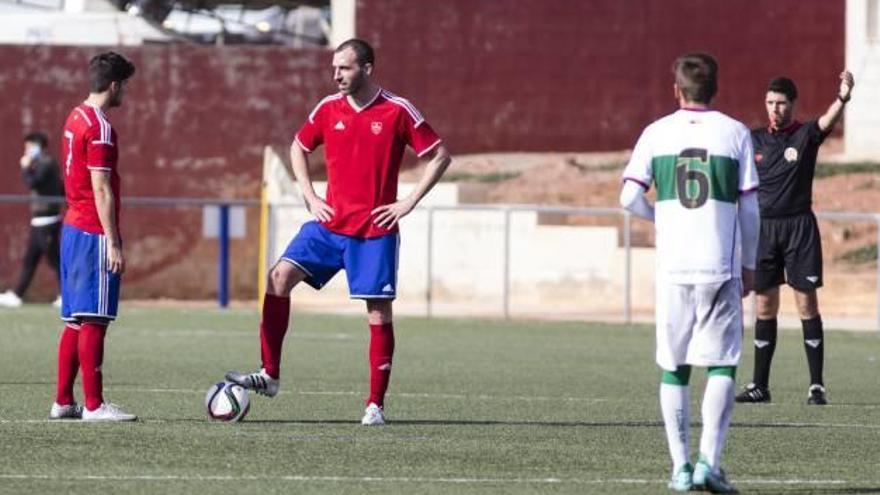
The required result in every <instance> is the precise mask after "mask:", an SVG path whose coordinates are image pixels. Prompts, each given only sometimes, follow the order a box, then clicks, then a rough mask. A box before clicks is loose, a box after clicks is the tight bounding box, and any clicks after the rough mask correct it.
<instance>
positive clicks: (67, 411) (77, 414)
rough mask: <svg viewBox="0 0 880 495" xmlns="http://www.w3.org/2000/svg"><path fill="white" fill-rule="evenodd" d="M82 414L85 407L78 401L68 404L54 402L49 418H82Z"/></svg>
mask: <svg viewBox="0 0 880 495" xmlns="http://www.w3.org/2000/svg"><path fill="white" fill-rule="evenodd" d="M82 415H83V407H82V406H80V405H79V404H77V403H76V402H74V403H73V404H69V405H67V406H62V405H61V404H59V403H57V402H53V403H52V408H51V409H49V419H80V418H82Z"/></svg>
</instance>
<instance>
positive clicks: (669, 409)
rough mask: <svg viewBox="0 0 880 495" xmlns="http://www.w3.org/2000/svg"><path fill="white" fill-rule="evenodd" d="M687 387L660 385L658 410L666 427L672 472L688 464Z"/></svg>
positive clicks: (689, 407)
mask: <svg viewBox="0 0 880 495" xmlns="http://www.w3.org/2000/svg"><path fill="white" fill-rule="evenodd" d="M688 390H689V389H688V387H687V385H685V386H680V385H670V384H668V383H661V384H660V410H661V411H663V423H664V424H665V425H666V440H667V441H668V442H669V455H670V456H672V472H673V474H675V472H676V471H678V469H679V468H680V467H682V466H684V465H685V464H687V462H688V440H689V438H690V424H691V402H690V393H688Z"/></svg>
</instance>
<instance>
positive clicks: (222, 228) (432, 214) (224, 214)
mask: <svg viewBox="0 0 880 495" xmlns="http://www.w3.org/2000/svg"><path fill="white" fill-rule="evenodd" d="M34 200H35V199H34V198H32V197H30V196H24V195H0V204H22V203H30V202H32V201H34ZM37 201H44V202H63V198H41V199H38V200H37ZM123 204H124V206H125V207H126V208H128V207H134V208H169V207H198V208H204V207H216V208H218V212H219V233H218V236H217V248H218V249H217V253H218V256H217V296H218V304H219V305H220V306H221V307H225V306H226V305H227V304H228V302H229V290H228V287H229V266H230V257H229V245H230V235H229V212H230V208H232V207H243V208H248V209H250V208H258V207H259V206H260V202H259V201H258V200H234V199H223V198H158V197H127V198H124V199H123ZM268 207H269V211H270V214H269V218H270V219H271V218H274V216H273V215H272V214H271V212H272V211H273V210H275V209H278V208H295V209H300V210H302V209H304V206H303V205H302V204H300V203H292V202H277V203H273V204H270V205H268ZM417 210H418V211H419V212H421V213H422V214H424V215H426V216H427V229H426V233H425V235H426V236H427V239H426V246H427V247H426V252H425V260H424V263H425V267H424V269H425V274H426V275H425V289H424V307H425V314H426V315H427V316H429V317H430V316H433V315H434V314H435V310H434V305H435V300H434V295H435V288H434V281H435V273H434V270H435V252H434V247H433V246H434V235H435V218H436V216H437V214H438V213H441V212H489V213H497V214H498V215H500V216H501V217H502V218H503V222H502V225H503V227H502V228H503V235H502V238H503V241H502V244H501V245H500V246H498V249H499V250H500V252H501V258H502V267H503V269H502V270H503V277H502V282H501V283H502V287H501V288H500V289H501V299H502V303H501V311H500V315H499V316H503V317H505V318H510V317H511V268H512V267H511V245H512V239H511V218H512V216H513V215H514V214H516V213H536V214H552V215H570V216H585V217H604V218H613V219H616V220H617V221H618V222H620V225H621V226H622V232H621V241H622V242H621V247H622V248H623V250H624V267H623V270H624V273H623V284H622V288H621V293H620V294H619V295H620V298H621V300H622V314H621V315H620V318H621V319H622V320H623V321H626V322H630V321H632V319H633V310H632V308H633V305H632V293H633V286H632V283H633V274H632V252H633V248H632V232H633V228H632V218H631V216H630V214H629V212H627V211H625V210H623V209H620V208H575V207H548V206H538V205H482V204H470V205H456V206H424V207H419V208H417ZM816 216H817V217H818V219H820V220H827V221H836V222H867V223H870V224H872V225H873V226H874V227H875V228H876V231H877V234H876V241H877V244H878V245H880V214H878V213H845V212H820V213H817V214H816ZM275 230H277V229H276V228H275V227H273V226H272V225H271V222H270V226H269V231H270V235H271V233H272V232H274V231H275ZM270 245H271V242H270ZM277 254H278V253H273V252H272V250H271V248H270V249H269V250H267V252H265V253H261V255H263V256H268V257H270V258H272V257H273V256H277ZM876 257H877V259H876V260H875V261H876V263H877V267H876V269H875V271H874V272H875V275H876V277H877V281H876V285H875V288H874V290H875V295H874V310H875V311H876V320H875V321H876V327H877V328H878V329H880V253H878V254H877V255H876Z"/></svg>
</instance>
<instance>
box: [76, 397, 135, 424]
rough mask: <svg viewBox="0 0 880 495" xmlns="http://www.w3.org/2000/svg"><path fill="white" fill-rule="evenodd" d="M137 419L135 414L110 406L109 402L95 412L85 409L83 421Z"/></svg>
mask: <svg viewBox="0 0 880 495" xmlns="http://www.w3.org/2000/svg"><path fill="white" fill-rule="evenodd" d="M137 419H138V417H137V416H135V415H134V414H129V413H127V412H125V411H123V410H122V409H120V408H119V406H117V405H116V404H110V403H109V402H105V403H103V404H101V407H99V408H97V409H95V410H94V411H89V410H88V408H85V407H84V408H83V412H82V420H83V421H94V422H98V421H103V422H118V421H137Z"/></svg>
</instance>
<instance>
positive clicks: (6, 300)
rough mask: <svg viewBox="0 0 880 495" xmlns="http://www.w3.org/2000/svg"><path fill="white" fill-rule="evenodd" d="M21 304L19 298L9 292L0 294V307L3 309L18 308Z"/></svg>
mask: <svg viewBox="0 0 880 495" xmlns="http://www.w3.org/2000/svg"><path fill="white" fill-rule="evenodd" d="M21 304H22V301H21V298H20V297H18V294H16V293H15V292H12V291H11V290H8V291H6V292H4V293H2V294H0V306H3V307H4V308H20V307H21Z"/></svg>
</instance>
